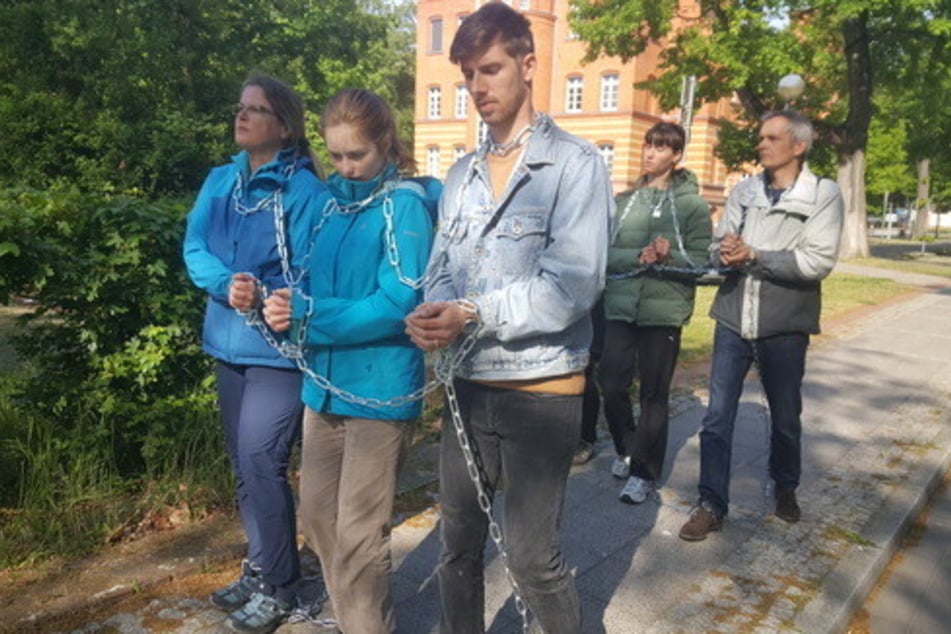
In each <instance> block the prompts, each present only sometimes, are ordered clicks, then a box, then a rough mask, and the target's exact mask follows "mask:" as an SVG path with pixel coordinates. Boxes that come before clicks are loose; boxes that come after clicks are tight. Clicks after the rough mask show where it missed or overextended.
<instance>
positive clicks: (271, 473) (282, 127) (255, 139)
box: [184, 76, 326, 632]
mask: <svg viewBox="0 0 951 634" xmlns="http://www.w3.org/2000/svg"><path fill="white" fill-rule="evenodd" d="M234 125H235V131H234V138H235V143H236V144H237V145H238V146H239V147H240V148H241V152H240V153H238V154H237V155H235V156H234V157H233V158H232V162H231V163H230V164H228V165H224V166H222V167H217V168H215V169H213V170H212V171H211V174H209V176H208V178H207V179H206V180H205V184H204V185H203V186H202V188H201V192H200V193H199V194H198V199H197V200H196V201H195V206H194V208H193V209H192V211H191V213H190V214H189V215H188V228H187V231H186V234H185V241H184V256H185V263H186V266H187V268H188V273H189V275H190V276H191V278H192V280H193V281H194V282H195V284H196V285H197V286H198V287H199V288H201V289H203V290H205V291H206V292H207V293H208V304H207V310H206V312H205V324H204V333H203V337H202V341H203V348H204V350H205V351H206V352H207V353H208V354H210V355H212V356H213V357H214V358H215V359H216V360H217V379H218V400H219V404H220V408H221V420H222V424H223V427H224V435H225V441H226V445H227V449H228V455H229V457H230V459H231V466H232V468H233V470H234V474H235V482H236V486H237V489H236V496H237V503H238V509H239V512H240V516H241V521H242V524H243V526H244V530H245V534H246V535H247V539H248V551H247V558H246V560H245V563H244V566H243V574H242V575H241V576H240V578H239V579H238V580H237V581H235V582H234V583H232V584H230V585H229V586H227V587H226V588H222V589H221V590H218V591H216V592H214V593H212V595H211V601H212V603H213V604H214V605H216V606H217V607H219V608H221V609H223V610H226V611H228V612H230V613H231V614H230V617H229V621H230V623H231V625H232V627H233V628H234V629H237V630H239V631H248V632H261V631H270V630H271V629H274V628H276V627H277V626H278V625H279V624H280V622H281V620H283V618H284V617H285V616H287V615H288V614H290V612H291V610H292V609H293V608H294V607H295V605H296V597H295V585H296V582H297V580H298V578H299V577H300V565H299V562H298V557H297V541H296V537H297V530H296V522H295V515H294V501H293V497H292V493H291V489H290V486H289V485H288V481H287V474H286V471H287V463H288V459H289V456H290V452H291V447H292V445H293V444H294V442H296V439H297V437H298V435H299V431H300V419H301V410H302V405H301V403H300V385H301V374H300V372H299V371H298V369H297V368H296V367H295V365H294V364H293V363H292V362H290V361H288V360H287V359H285V358H284V357H282V356H281V354H280V353H279V352H278V351H277V350H276V349H275V348H274V347H272V346H271V345H269V343H268V341H267V339H266V338H265V336H263V334H262V331H261V330H260V329H259V328H256V327H254V326H252V325H249V323H248V322H249V318H253V316H254V315H255V314H256V312H257V311H259V310H260V300H261V297H262V294H263V292H264V289H277V288H281V287H287V286H289V285H291V284H292V283H294V281H295V278H298V277H299V276H300V272H299V271H297V270H295V269H294V267H293V265H292V264H291V263H292V261H296V260H298V259H299V258H300V257H301V256H302V253H303V250H304V247H305V246H306V226H309V218H310V217H311V216H312V215H313V214H314V213H316V212H315V206H316V205H317V204H319V202H318V200H317V199H318V198H319V197H320V195H321V194H322V193H323V192H324V191H326V188H325V187H324V185H323V184H322V183H321V182H320V181H319V180H318V178H317V176H316V168H315V164H314V162H313V161H312V159H311V154H310V148H309V145H308V143H307V139H306V137H305V132H304V108H303V104H302V103H301V101H300V99H299V98H298V97H297V95H296V94H294V92H293V91H292V90H291V89H290V88H288V87H287V86H286V85H285V84H283V83H282V82H280V81H278V80H277V79H274V78H272V77H267V76H252V77H251V78H250V79H248V80H247V81H246V82H245V84H244V86H243V88H242V91H241V101H240V102H239V103H238V105H237V107H236V109H235V120H234ZM305 225H306V226H305ZM291 236H297V240H296V241H292V240H290V239H289V238H290V237H291ZM279 238H280V239H279ZM281 243H283V244H285V245H286V247H287V248H286V249H281V248H279V246H278V245H279V244H281ZM269 336H273V335H269Z"/></svg>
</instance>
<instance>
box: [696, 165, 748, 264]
mask: <svg viewBox="0 0 951 634" xmlns="http://www.w3.org/2000/svg"><path fill="white" fill-rule="evenodd" d="M751 178H756V177H751ZM747 187H748V183H747V181H743V182H741V183H739V184H737V185H736V186H735V187H734V188H733V189H732V190H731V191H730V195H729V196H728V197H727V199H726V206H725V207H724V208H723V214H722V215H721V216H720V222H718V223H717V226H716V227H715V228H714V230H713V240H712V241H711V242H710V243H709V245H708V247H709V259H708V264H709V265H710V266H713V267H719V266H720V242H721V241H722V240H723V236H725V235H726V234H728V233H740V232H741V231H742V230H743V221H744V217H743V216H744V215H745V214H746V205H745V204H744V202H743V201H745V200H746V199H747V198H749V194H748V193H747V192H746V189H747Z"/></svg>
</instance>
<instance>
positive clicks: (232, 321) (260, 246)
mask: <svg viewBox="0 0 951 634" xmlns="http://www.w3.org/2000/svg"><path fill="white" fill-rule="evenodd" d="M310 165H311V162H310V159H309V158H306V157H301V156H297V155H296V154H295V152H294V151H293V150H283V151H281V152H280V153H279V154H278V155H277V156H276V157H275V159H274V160H273V161H271V162H269V163H267V164H265V165H262V166H261V167H259V168H258V169H257V170H255V172H254V173H253V174H252V173H251V171H250V165H249V162H248V153H247V152H240V153H238V154H236V155H235V156H233V157H232V162H231V163H229V164H227V165H222V166H220V167H216V168H214V169H213V170H211V173H210V174H209V175H208V178H206V179H205V183H204V185H202V188H201V192H200V193H199V194H198V198H197V199H196V200H195V205H194V207H193V208H192V210H191V212H190V213H189V214H188V228H187V230H186V232H185V240H184V243H183V245H182V251H183V255H184V258H185V265H186V268H187V269H188V275H189V276H190V277H191V279H192V281H193V282H194V283H195V285H196V286H198V287H199V288H201V289H202V290H204V291H205V292H207V293H208V303H207V307H206V310H205V323H204V328H203V334H202V348H203V349H204V350H205V352H207V353H208V354H210V355H211V356H213V357H215V358H216V359H220V360H222V361H227V362H228V363H236V364H240V365H263V366H270V367H280V368H291V367H295V366H294V364H293V363H292V362H291V361H288V360H287V359H285V358H284V357H282V356H281V355H280V353H279V352H278V351H277V350H275V349H274V348H273V347H271V346H270V345H269V344H268V342H267V341H266V340H265V339H264V337H262V336H261V333H260V332H258V330H256V329H255V328H253V327H252V326H249V325H248V324H247V323H246V319H245V317H244V316H242V315H239V314H238V312H237V311H235V310H234V309H233V308H232V307H231V306H230V305H229V304H228V287H229V286H230V285H231V277H232V276H233V275H234V274H235V273H251V274H252V275H254V276H255V277H256V278H257V279H259V280H260V281H261V283H262V284H263V285H264V286H266V287H267V288H268V289H269V290H274V289H277V288H283V287H285V286H287V283H286V282H285V280H284V275H283V266H282V264H281V256H280V253H278V248H277V235H276V229H275V227H276V225H275V223H274V204H264V205H260V207H261V208H259V209H257V210H256V211H253V212H251V213H247V212H248V211H249V210H251V209H255V208H257V207H258V206H259V204H260V203H261V201H267V202H268V203H273V201H274V200H275V198H274V194H275V192H276V191H277V190H280V192H281V194H282V196H281V202H282V206H283V212H284V227H285V235H290V236H298V239H297V240H292V241H291V244H289V254H288V255H289V257H290V259H291V264H292V265H293V264H294V262H295V261H296V260H298V259H299V258H300V257H301V256H302V255H303V253H302V252H303V249H304V247H305V246H306V244H305V243H306V235H307V234H306V231H307V228H308V227H309V226H310V220H309V219H310V218H311V217H312V216H313V215H314V214H316V213H317V210H316V209H315V205H316V204H317V199H318V198H321V199H323V198H322V197H321V195H322V194H324V195H326V191H327V188H326V187H325V186H324V184H323V183H321V182H320V181H319V180H318V179H317V177H316V176H314V174H313V173H312V172H311V171H310V170H309V169H306V168H307V167H308V166H310ZM239 177H240V178H242V179H243V182H244V183H245V185H244V187H242V188H237V187H236V185H237V183H238V179H239ZM239 189H240V191H238V190H239ZM238 198H240V200H238ZM238 203H240V208H241V209H242V210H243V211H245V212H246V213H239V211H238V209H237V207H238ZM292 268H293V266H292Z"/></svg>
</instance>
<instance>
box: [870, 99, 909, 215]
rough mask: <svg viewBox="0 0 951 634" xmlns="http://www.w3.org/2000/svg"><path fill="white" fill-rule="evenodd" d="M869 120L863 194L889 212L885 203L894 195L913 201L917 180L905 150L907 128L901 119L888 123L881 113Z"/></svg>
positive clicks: (881, 110)
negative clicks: (866, 194) (865, 193)
mask: <svg viewBox="0 0 951 634" xmlns="http://www.w3.org/2000/svg"><path fill="white" fill-rule="evenodd" d="M878 112H879V115H878V116H876V117H875V118H873V119H872V124H871V127H870V128H869V136H868V163H867V169H866V173H865V184H866V192H867V193H868V195H869V198H870V200H872V197H873V196H874V197H875V200H876V202H875V203H873V204H872V205H871V206H878V204H881V206H882V212H883V213H885V212H887V211H888V209H887V207H888V202H889V199H890V198H891V199H892V200H893V199H894V196H895V195H901V196H903V197H904V198H906V199H907V198H911V199H914V195H915V187H916V179H915V174H914V171H913V165H912V161H911V159H910V158H909V156H908V151H907V149H906V147H907V144H908V131H907V127H908V124H907V122H906V121H905V120H903V119H897V120H888V119H887V118H886V117H885V116H884V113H883V109H882V108H879V109H878Z"/></svg>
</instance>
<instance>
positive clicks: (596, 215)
mask: <svg viewBox="0 0 951 634" xmlns="http://www.w3.org/2000/svg"><path fill="white" fill-rule="evenodd" d="M553 200H555V201H556V203H555V207H554V209H553V210H552V216H551V225H550V227H551V229H550V239H549V242H548V245H547V246H546V247H545V248H544V249H542V251H541V252H540V253H539V255H538V260H537V273H536V274H535V275H533V276H532V277H531V278H529V279H521V280H518V281H515V282H513V283H511V284H508V285H506V286H504V287H502V288H500V289H498V290H495V291H492V292H490V293H487V294H485V295H482V296H481V297H478V298H476V299H475V300H474V301H475V303H476V305H477V306H478V308H479V315H480V317H481V320H482V325H483V328H482V329H481V330H480V332H481V334H483V335H493V336H494V337H496V338H497V339H498V340H499V341H516V340H518V339H522V338H525V337H530V336H534V335H539V334H544V333H554V332H560V331H562V330H564V329H565V328H567V327H568V326H570V325H571V324H573V323H574V322H576V321H577V320H579V319H581V318H582V317H584V316H585V315H587V314H588V312H589V311H590V310H591V307H592V306H593V305H594V303H595V301H596V300H597V298H598V296H599V295H600V294H601V290H602V289H603V288H604V277H605V266H606V264H607V251H608V241H609V238H610V234H611V225H612V222H613V220H612V218H613V215H614V199H613V196H612V195H611V182H610V179H609V178H608V176H607V173H606V171H605V168H604V162H603V161H602V159H601V157H600V156H599V155H598V154H597V153H596V152H594V151H592V150H590V149H585V150H583V151H579V152H577V153H576V155H575V157H574V158H573V160H570V161H568V162H567V164H566V165H565V170H564V173H563V176H562V179H561V182H560V183H559V186H558V191H557V192H556V193H555V195H554V196H553Z"/></svg>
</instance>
